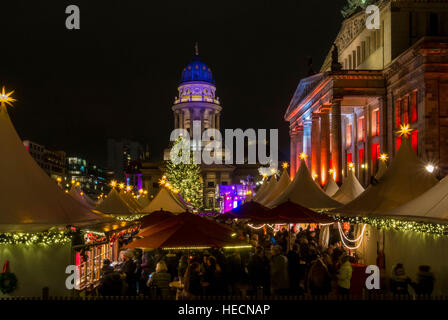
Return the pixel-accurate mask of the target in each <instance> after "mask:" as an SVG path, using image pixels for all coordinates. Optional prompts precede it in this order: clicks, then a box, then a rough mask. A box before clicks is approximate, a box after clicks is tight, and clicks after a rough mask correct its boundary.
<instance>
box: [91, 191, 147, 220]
mask: <svg viewBox="0 0 448 320" xmlns="http://www.w3.org/2000/svg"><path fill="white" fill-rule="evenodd" d="M96 208H97V210H99V211H101V212H104V213H107V214H112V215H115V216H132V215H136V214H139V213H140V212H139V211H138V210H136V209H134V208H132V207H131V206H130V205H129V204H128V203H127V202H126V201H125V200H124V199H123V198H122V197H121V196H120V194H119V193H118V191H117V190H116V189H115V188H112V190H111V191H110V192H109V194H108V195H107V198H105V199H104V200H103V201H102V202H101V203H100V204H99V205H98V206H97V207H96Z"/></svg>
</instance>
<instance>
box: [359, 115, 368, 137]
mask: <svg viewBox="0 0 448 320" xmlns="http://www.w3.org/2000/svg"><path fill="white" fill-rule="evenodd" d="M365 132H366V121H365V118H364V117H361V118H359V119H358V141H359V142H364V140H365V134H364V133H365Z"/></svg>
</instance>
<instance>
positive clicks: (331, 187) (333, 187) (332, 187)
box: [324, 174, 339, 197]
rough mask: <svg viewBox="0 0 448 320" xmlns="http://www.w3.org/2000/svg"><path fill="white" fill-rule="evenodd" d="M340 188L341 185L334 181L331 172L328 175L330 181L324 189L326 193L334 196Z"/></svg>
mask: <svg viewBox="0 0 448 320" xmlns="http://www.w3.org/2000/svg"><path fill="white" fill-rule="evenodd" d="M338 190H339V186H338V185H337V183H336V182H335V181H334V179H333V175H332V174H329V175H328V181H327V183H326V184H325V187H324V191H325V193H326V194H327V195H328V196H329V197H332V196H334V194H335V193H336V192H337V191H338Z"/></svg>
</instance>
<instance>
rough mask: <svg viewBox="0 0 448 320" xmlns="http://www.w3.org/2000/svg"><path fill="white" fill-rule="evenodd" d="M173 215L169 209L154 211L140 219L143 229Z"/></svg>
mask: <svg viewBox="0 0 448 320" xmlns="http://www.w3.org/2000/svg"><path fill="white" fill-rule="evenodd" d="M172 216H173V214H172V213H171V212H168V211H163V210H160V211H154V212H153V213H150V214H148V215H146V216H144V217H143V218H141V219H140V222H141V225H142V229H144V228H147V227H150V226H152V225H155V224H157V223H159V222H161V221H164V220H166V219H169V218H171V217H172Z"/></svg>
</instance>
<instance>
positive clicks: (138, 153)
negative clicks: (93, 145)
mask: <svg viewBox="0 0 448 320" xmlns="http://www.w3.org/2000/svg"><path fill="white" fill-rule="evenodd" d="M145 158H146V153H145V149H144V148H143V146H142V145H141V144H140V143H139V142H136V141H131V140H127V139H119V140H116V139H108V140H107V167H108V168H109V169H110V170H112V171H114V173H115V179H118V180H123V179H124V178H125V171H126V170H127V169H128V168H129V166H130V165H131V163H132V162H133V161H140V160H144V159H145Z"/></svg>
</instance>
